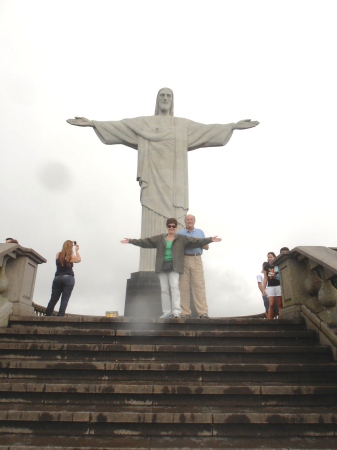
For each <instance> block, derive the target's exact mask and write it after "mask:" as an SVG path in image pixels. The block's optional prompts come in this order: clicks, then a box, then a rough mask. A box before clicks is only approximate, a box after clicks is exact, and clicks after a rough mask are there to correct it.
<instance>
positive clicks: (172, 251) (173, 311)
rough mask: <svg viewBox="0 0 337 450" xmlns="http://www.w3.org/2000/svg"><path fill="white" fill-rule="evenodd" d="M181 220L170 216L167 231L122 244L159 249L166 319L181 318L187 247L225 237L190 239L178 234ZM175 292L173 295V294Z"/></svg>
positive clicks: (206, 243)
mask: <svg viewBox="0 0 337 450" xmlns="http://www.w3.org/2000/svg"><path fill="white" fill-rule="evenodd" d="M177 226H178V221H177V219H175V218H169V219H167V221H166V227H167V233H165V234H159V235H156V236H152V237H148V238H143V239H130V238H124V239H122V240H121V243H122V244H133V245H136V246H138V247H141V248H156V249H157V252H156V263H155V271H156V273H158V276H159V281H160V288H161V301H162V310H163V315H162V316H160V318H162V319H169V318H180V317H181V306H180V290H179V274H182V273H184V252H185V249H187V248H198V247H203V246H205V245H208V244H210V243H211V242H220V241H221V238H219V237H217V236H214V237H209V238H204V239H197V238H188V237H187V236H184V235H182V234H176V228H177ZM170 291H171V296H170Z"/></svg>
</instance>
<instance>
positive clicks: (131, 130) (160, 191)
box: [67, 88, 259, 271]
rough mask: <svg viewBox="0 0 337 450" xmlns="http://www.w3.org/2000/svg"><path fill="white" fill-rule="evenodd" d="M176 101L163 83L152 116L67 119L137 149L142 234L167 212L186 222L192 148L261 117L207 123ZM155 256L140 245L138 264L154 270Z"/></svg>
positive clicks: (220, 141)
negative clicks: (182, 113)
mask: <svg viewBox="0 0 337 450" xmlns="http://www.w3.org/2000/svg"><path fill="white" fill-rule="evenodd" d="M173 106H174V99H173V92H172V90H171V89H168V88H163V89H160V91H159V92H158V95H157V102H156V109H155V115H154V116H146V117H136V118H134V119H124V120H120V121H116V122H115V121H113V122H111V121H108V122H101V121H99V122H98V121H96V120H88V119H86V118H85V117H76V118H75V119H68V120H67V122H68V123H70V124H71V125H77V126H81V127H93V128H94V130H95V132H96V134H97V136H98V137H99V138H100V140H101V141H102V142H103V143H104V144H108V145H114V144H123V145H126V146H128V147H131V148H133V149H135V150H138V170H137V180H138V181H139V184H140V188H141V194H140V201H141V204H142V227H141V237H142V238H144V237H148V236H154V235H156V234H161V233H162V232H163V230H165V222H166V220H167V219H168V218H169V217H175V218H176V219H177V220H178V223H179V224H180V225H181V226H182V227H183V226H184V217H185V216H186V214H187V211H188V163H187V152H188V151H190V150H195V149H197V148H202V147H217V146H223V145H226V144H227V142H228V141H229V139H230V138H231V136H232V134H233V131H234V130H244V129H246V128H252V127H255V126H256V125H258V123H259V122H254V121H251V120H241V121H239V122H237V123H230V124H227V125H218V124H214V125H205V124H202V123H197V122H192V121H191V120H188V119H182V118H179V117H174V115H173ZM154 256H155V255H154V254H153V251H151V250H145V249H141V253H140V264H139V270H140V271H153V270H154Z"/></svg>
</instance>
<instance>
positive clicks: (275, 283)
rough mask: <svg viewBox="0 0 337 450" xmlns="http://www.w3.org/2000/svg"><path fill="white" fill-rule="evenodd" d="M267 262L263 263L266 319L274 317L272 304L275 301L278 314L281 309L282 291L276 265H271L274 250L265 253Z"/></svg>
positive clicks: (274, 256)
mask: <svg viewBox="0 0 337 450" xmlns="http://www.w3.org/2000/svg"><path fill="white" fill-rule="evenodd" d="M267 258H268V263H267V264H265V265H264V269H263V273H264V290H265V295H267V297H268V300H269V310H268V319H274V317H275V313H274V304H275V302H276V304H277V306H278V314H281V311H282V307H283V305H282V293H281V283H280V273H279V270H278V266H274V265H273V261H274V259H275V258H276V255H275V253H274V252H269V253H268V254H267ZM276 317H277V316H276Z"/></svg>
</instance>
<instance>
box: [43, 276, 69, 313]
mask: <svg viewBox="0 0 337 450" xmlns="http://www.w3.org/2000/svg"><path fill="white" fill-rule="evenodd" d="M74 286H75V277H72V276H71V275H60V276H58V277H55V278H54V281H53V286H52V290H51V297H50V300H49V303H48V306H47V309H46V316H51V315H52V313H53V311H54V307H55V305H56V303H57V302H58V301H59V298H60V297H61V294H62V297H61V304H60V309H59V312H58V313H57V315H58V316H64V314H65V312H66V308H67V305H68V302H69V299H70V296H71V293H72V290H73V289H74Z"/></svg>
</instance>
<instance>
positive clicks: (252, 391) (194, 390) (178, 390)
mask: <svg viewBox="0 0 337 450" xmlns="http://www.w3.org/2000/svg"><path fill="white" fill-rule="evenodd" d="M0 392H2V393H4V392H11V393H13V392H18V393H21V392H34V393H39V392H41V393H44V394H47V393H66V394H69V393H83V394H110V393H114V394H158V395H159V394H164V395H191V396H192V395H195V394H197V395H243V396H247V395H256V396H263V395H278V396H281V395H297V396H298V395H337V386H336V384H331V385H329V384H322V385H301V384H292V385H279V384H277V385H275V384H259V385H256V384H255V385H254V384H245V385H244V384H239V383H232V384H229V385H224V384H216V383H201V382H198V383H179V384H176V383H167V382H162V383H155V384H154V383H151V382H150V383H146V382H142V383H139V382H137V383H135V382H129V383H125V382H122V383H114V384H113V385H109V384H107V383H106V382H105V381H101V382H99V383H97V384H92V383H74V384H71V383H60V382H53V383H48V382H42V383H41V382H34V383H32V382H29V381H28V382H22V381H20V380H19V381H10V382H6V381H1V382H0Z"/></svg>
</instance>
